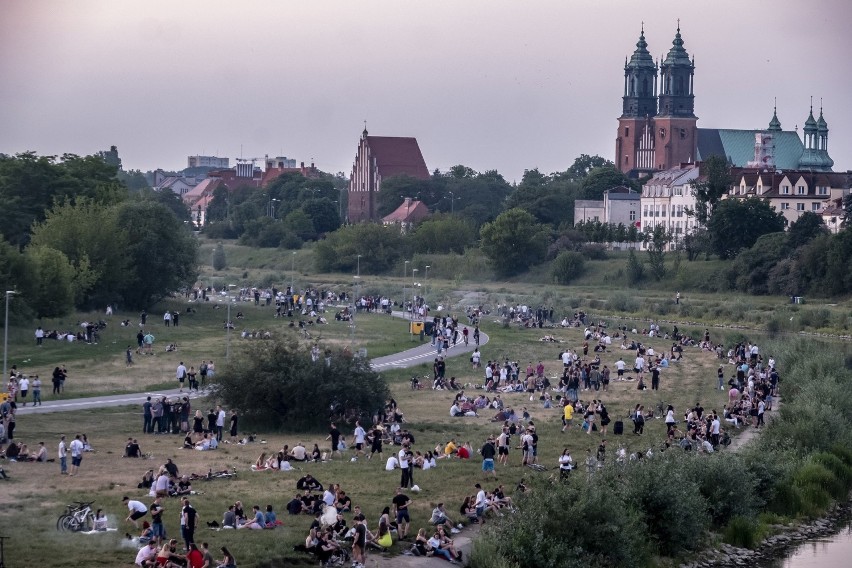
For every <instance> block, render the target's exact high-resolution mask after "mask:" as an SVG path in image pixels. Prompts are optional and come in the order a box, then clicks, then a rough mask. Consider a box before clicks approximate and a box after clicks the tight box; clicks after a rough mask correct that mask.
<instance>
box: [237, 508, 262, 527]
mask: <svg viewBox="0 0 852 568" xmlns="http://www.w3.org/2000/svg"><path fill="white" fill-rule="evenodd" d="M251 510H252V513H253V516H252V518H251V519H247V520H246V522H244V523H243V524H241V525H239V526H238V527H237V528H238V529H252V530H261V529H263V528H265V527H266V521H265V520H264V517H263V513H261V512H260V507H259V506H257V505H254V506H252V508H251Z"/></svg>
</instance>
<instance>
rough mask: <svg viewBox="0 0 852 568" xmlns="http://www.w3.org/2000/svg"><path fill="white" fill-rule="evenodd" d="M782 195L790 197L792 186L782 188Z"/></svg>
mask: <svg viewBox="0 0 852 568" xmlns="http://www.w3.org/2000/svg"><path fill="white" fill-rule="evenodd" d="M781 193H782V194H783V195H790V186H789V185H783V186H781Z"/></svg>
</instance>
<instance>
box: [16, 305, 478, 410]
mask: <svg viewBox="0 0 852 568" xmlns="http://www.w3.org/2000/svg"><path fill="white" fill-rule="evenodd" d="M393 315H394V316H395V317H400V318H401V317H403V314H402V312H394V313H393ZM486 343H488V335H486V334H485V333H482V332H481V331H480V334H479V344H480V345H485V344H486ZM474 348H475V345H474V344H473V341H471V342H470V344H469V345H467V346H465V345H464V344H459V345H456V346H455V347H452V348H451V349H450V350H449V351H444V352H443V353H442V355H441V356H443V357H458V356H459V355H463V354H465V353H471V352H472V351H473V350H474ZM437 356H438V352H437V351H436V350H435V348H434V347H432V346H431V345H430V344H429V343H425V344H421V345H418V346H417V347H413V348H411V349H406V350H405V351H401V352H399V353H394V354H393V355H386V356H384V357H377V358H376V359H373V361H372V364H373V368H374V369H376V370H377V371H387V370H389V369H405V368H408V367H415V366H417V365H420V364H421V363H429V362H431V361H433V360H434V359H435V357H437ZM205 394H206V393H205V392H204V391H201V392H200V393H198V392H193V393H191V394H190V393H187V392H183V393H181V392H179V391H178V389H171V390H169V389H167V390H159V391H149V392H140V393H130V394H116V395H107V396H93V397H88V398H69V399H67V400H51V401H47V402H45V403H44V404H42V405H41V406H31V405H27V406H21V405H18V412H17V414H18V416H22V415H26V414H40V413H45V412H67V411H72V410H85V409H89V408H105V407H111V406H126V405H141V404H142V403H143V402H145V399H146V398H147V397H149V396H150V397H151V398H158V397H163V396H166V397H169V398H172V397H176V396H189V398H190V399H195V398H203V397H204V396H205Z"/></svg>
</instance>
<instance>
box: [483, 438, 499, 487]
mask: <svg viewBox="0 0 852 568" xmlns="http://www.w3.org/2000/svg"><path fill="white" fill-rule="evenodd" d="M479 453H480V454H481V455H482V473H483V474H485V475H486V476H487V475H488V474H489V472H490V473H491V475H493V476H494V479H497V472H496V471H494V455H495V454H496V453H497V450H496V449H495V448H494V438H491V437H489V438H488V439H487V440H486V441H485V445H483V446H482V449H481V450H480V451H479Z"/></svg>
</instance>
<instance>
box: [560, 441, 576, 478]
mask: <svg viewBox="0 0 852 568" xmlns="http://www.w3.org/2000/svg"><path fill="white" fill-rule="evenodd" d="M572 469H574V460H573V459H572V458H571V452H569V451H568V448H565V449H564V450H562V455H561V456H559V476H560V477H565V476H566V475H568V472H570V471H571V470H572Z"/></svg>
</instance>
